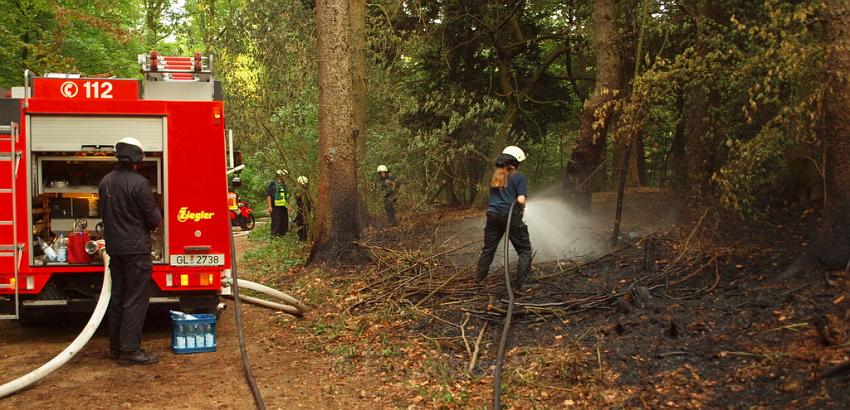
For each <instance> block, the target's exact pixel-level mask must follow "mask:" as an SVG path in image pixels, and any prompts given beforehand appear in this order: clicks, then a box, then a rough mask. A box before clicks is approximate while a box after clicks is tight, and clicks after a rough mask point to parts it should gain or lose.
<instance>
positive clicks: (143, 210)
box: [98, 138, 162, 364]
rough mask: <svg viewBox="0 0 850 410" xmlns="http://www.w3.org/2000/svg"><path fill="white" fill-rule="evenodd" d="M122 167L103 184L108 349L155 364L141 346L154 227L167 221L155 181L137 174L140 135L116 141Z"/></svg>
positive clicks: (124, 358)
mask: <svg viewBox="0 0 850 410" xmlns="http://www.w3.org/2000/svg"><path fill="white" fill-rule="evenodd" d="M115 153H116V156H117V157H118V166H117V167H116V168H115V170H114V171H112V172H110V173H109V174H108V175H106V176H105V177H104V178H103V180H102V181H100V186H99V187H98V194H99V196H100V201H99V206H100V215H101V216H102V217H103V237H104V239H105V241H106V251H107V253H108V254H109V257H110V261H109V270H110V272H111V274H112V296H111V298H110V300H109V308H108V309H107V320H108V323H109V351H110V354H111V355H112V356H113V357H115V358H117V359H118V362H119V363H121V364H154V363H157V362H159V359H158V358H157V357H156V356H154V355H152V354H150V353H147V352H145V351H144V350H143V349H142V346H141V345H142V325H143V324H144V323H145V315H146V314H147V311H148V303H149V302H150V286H151V283H152V281H151V270H152V269H153V259H152V257H151V235H150V234H151V231H153V230H154V229H156V227H157V226H159V224H160V222H162V216H161V214H160V212H159V208H158V207H157V205H156V200H155V199H154V196H153V192H152V190H151V185H150V181H148V180H147V179H146V178H145V177H143V176H142V175H141V174H139V173H138V166H139V163H141V162H142V159H144V157H145V153H144V151H143V150H142V145H141V144H140V143H139V141H138V140H136V139H135V138H124V139H122V140H121V141H118V143H117V144H115Z"/></svg>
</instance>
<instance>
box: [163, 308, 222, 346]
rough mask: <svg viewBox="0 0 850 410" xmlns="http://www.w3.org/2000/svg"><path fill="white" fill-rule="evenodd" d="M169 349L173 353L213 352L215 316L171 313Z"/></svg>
mask: <svg viewBox="0 0 850 410" xmlns="http://www.w3.org/2000/svg"><path fill="white" fill-rule="evenodd" d="M171 324H172V330H171V348H172V350H174V353H177V354H184V353H201V352H214V351H215V346H216V336H215V315H210V314H194V315H190V314H186V313H183V312H177V311H174V310H172V311H171Z"/></svg>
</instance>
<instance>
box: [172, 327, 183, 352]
mask: <svg viewBox="0 0 850 410" xmlns="http://www.w3.org/2000/svg"><path fill="white" fill-rule="evenodd" d="M175 339H176V341H175V343H177V345H176V346H174V347H175V348H176V349H178V350H180V349H185V348H186V327H185V326H183V325H177V337H176V338H175Z"/></svg>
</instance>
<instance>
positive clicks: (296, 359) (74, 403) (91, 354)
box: [0, 238, 389, 409]
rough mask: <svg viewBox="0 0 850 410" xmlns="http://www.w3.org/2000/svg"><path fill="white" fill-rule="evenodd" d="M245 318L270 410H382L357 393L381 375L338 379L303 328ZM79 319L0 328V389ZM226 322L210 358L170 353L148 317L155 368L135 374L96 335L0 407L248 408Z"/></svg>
mask: <svg viewBox="0 0 850 410" xmlns="http://www.w3.org/2000/svg"><path fill="white" fill-rule="evenodd" d="M239 239H240V246H238V248H240V249H241V248H244V244H245V243H246V242H247V241H245V238H239ZM243 317H244V318H245V334H246V337H247V343H248V346H249V348H248V349H249V354H250V358H251V361H252V364H253V368H254V372H255V376H256V378H257V380H258V383H259V385H260V388H261V390H262V392H263V397H264V399H265V401H266V405H267V407H268V408H269V409H276V408H281V409H289V408H346V407H364V406H365V407H371V406H378V407H384V406H388V405H389V403H387V402H386V400H388V399H386V398H381V397H374V396H370V395H369V394H366V395H363V394H361V391H362V390H366V391H377V390H378V389H377V387H376V384H379V383H381V376H380V375H376V374H371V373H368V370H362V372H359V371H356V369H355V371H354V372H352V373H344V374H343V373H340V372H337V371H336V370H335V369H334V366H333V365H334V358H333V357H330V356H328V355H324V354H320V353H315V352H311V350H313V351H315V350H316V349H315V348H314V347H311V346H310V345H309V343H310V342H309V341H308V340H307V339H309V337H305V335H304V334H303V327H304V323H303V321H299V320H298V319H294V318H291V317H289V316H285V315H281V314H275V313H272V312H270V311H268V310H264V309H260V308H256V307H253V306H245V307H244V314H243ZM85 320H86V318H74V319H71V320H63V322H62V323H60V324H54V325H50V326H45V327H39V328H30V329H28V328H22V327H21V326H19V325H18V324H17V323H15V322H9V321H3V322H0V375H2V376H0V382H3V383H5V382H6V381H9V380H12V379H14V378H16V377H18V376H20V375H23V374H25V373H27V372H28V371H30V370H31V369H34V368H36V367H38V366H40V365H41V364H42V363H44V362H46V361H47V360H49V359H50V358H52V357H53V356H54V355H55V354H57V353H58V352H60V351H61V350H62V349H64V348H65V347H66V346H67V344H68V343H70V341H71V340H73V338H74V337H76V335H77V333H78V332H79V331H80V330H81V329H82V327H83V326H84V324H85ZM234 322H235V320H234V317H233V308H232V304H230V305H229V306H228V309H227V310H226V311H225V312H224V313H223V314H222V316H221V318H220V319H219V321H218V351H217V352H214V353H203V354H193V355H175V354H173V353H171V351H170V344H171V329H170V326H169V325H168V319H167V317H166V316H165V315H164V314H162V313H160V314H154V315H152V317H150V318H149V320H148V323H147V325H146V328H145V333H144V342H143V343H144V347H145V348H146V349H148V350H149V351H152V352H153V353H155V354H157V355H158V356H159V357H160V359H161V362H160V363H159V364H158V365H155V366H135V367H133V366H131V367H123V366H119V365H117V364H116V363H115V362H114V361H112V360H111V359H109V358H107V357H106V355H105V352H106V351H107V348H108V336H107V335H106V333H105V329H103V328H102V329H100V331H99V332H98V334H97V335H96V336H95V337H94V338H93V339H92V340H91V341H90V342H89V344H88V345H86V347H85V348H84V349H83V351H82V352H80V353H79V354H78V355H77V356H76V357H75V358H74V359H73V360H72V361H71V363H69V364H67V365H65V366H64V367H62V368H61V369H59V370H57V371H56V372H54V373H53V374H51V375H50V376H48V377H47V378H46V379H44V380H42V381H41V382H39V383H38V384H36V385H35V386H33V387H31V388H29V389H27V390H25V391H23V392H19V393H18V394H16V395H13V396H11V397H8V398H6V399H2V400H0V408H4V409H5V408H9V409H18V408H85V409H100V408H103V409H107V408H109V409H112V408H141V409H162V408H211V407H217V408H252V407H253V406H254V403H253V398H252V397H251V394H250V391H249V390H248V387H247V385H246V383H245V381H244V375H243V369H242V362H241V359H240V355H239V348H238V342H237V337H236V329H235V323H234ZM363 372H367V373H366V374H364V373H363ZM361 396H364V397H363V398H361ZM367 403H369V404H367Z"/></svg>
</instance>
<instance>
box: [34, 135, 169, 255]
mask: <svg viewBox="0 0 850 410" xmlns="http://www.w3.org/2000/svg"><path fill="white" fill-rule="evenodd" d="M116 164H117V161H116V159H115V157H114V156H112V155H111V154H110V153H108V152H107V153H104V152H97V153H95V154H94V155H80V153H74V154H70V155H62V153H55V152H54V153H49V155H44V156H34V157H33V160H32V166H33V171H34V172H32V193H33V196H32V200H31V202H30V205H31V215H32V216H31V218H32V219H31V221H32V250H33V252H32V259H31V261H30V262H31V263H32V264H33V265H36V266H39V265H41V266H45V265H49V266H65V265H79V264H92V265H98V264H101V263H102V260H100V258H99V255H95V256H94V257H92V258H85V257H83V258H80V257H79V255H80V249H79V248H80V247H81V246H85V244H86V243H88V242H90V241H97V240H99V239H103V237H102V220H101V219H100V215H98V212H99V210H98V184H100V181H101V180H102V179H103V177H104V176H106V174H108V173H109V172H112V170H114V169H115V165H116ZM138 171H139V173H140V174H142V175H143V176H144V177H145V178H147V179H148V180H149V181H150V182H151V189H152V190H153V192H154V197H155V198H156V201H157V205H158V206H159V208H160V209H161V210H162V209H164V206H163V205H164V197H163V195H162V181H163V173H162V154H161V153H159V152H152V153H149V156H148V157H146V158H145V160H144V161H143V162H142V163H141V164H139V169H138ZM162 232H164V227H163V226H160V227H159V228H157V230H156V231H154V232H153V233H152V234H151V243H152V249H151V254H152V255H153V257H154V263H163V262H165V261H166V258H165V256H166V255H165V249H166V246H165V240H164V238H163V234H162ZM81 238H84V240H83V239H81ZM39 239H40V240H41V241H39ZM45 244H46V245H48V247H50V248H51V249H52V251H53V252H51V250H50V249H44V245H45ZM60 249H63V251H61V252H60ZM59 255H62V256H64V257H60V256H59ZM66 255H75V257H73V258H69V257H67V256H66Z"/></svg>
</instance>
